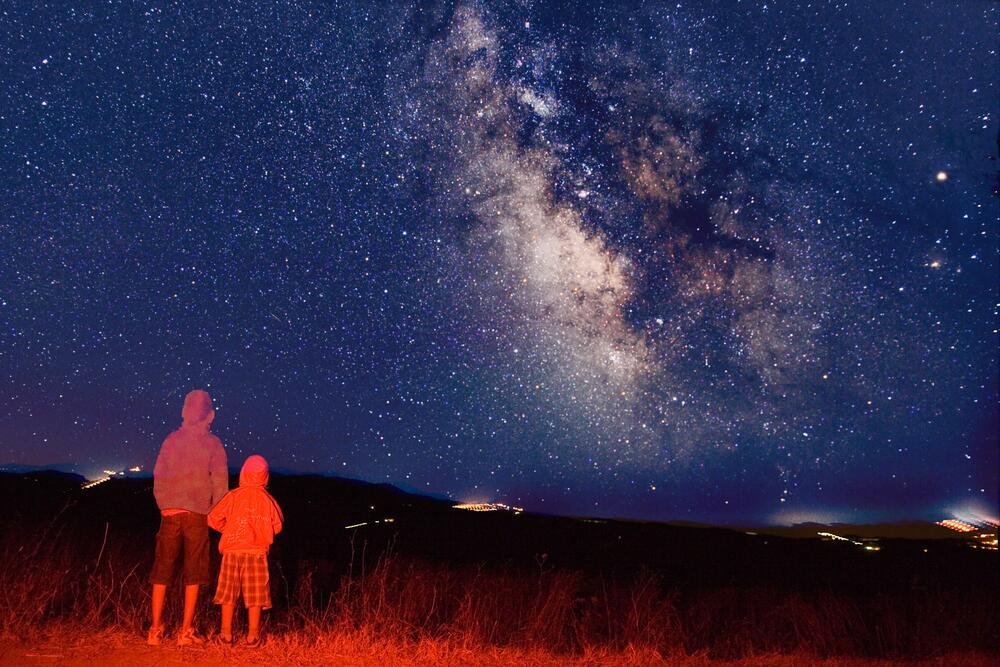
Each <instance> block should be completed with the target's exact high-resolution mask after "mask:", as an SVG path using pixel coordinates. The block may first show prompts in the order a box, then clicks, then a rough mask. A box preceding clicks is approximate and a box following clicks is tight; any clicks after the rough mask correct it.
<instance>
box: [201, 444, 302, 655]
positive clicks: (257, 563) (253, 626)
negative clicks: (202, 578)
mask: <svg viewBox="0 0 1000 667" xmlns="http://www.w3.org/2000/svg"><path fill="white" fill-rule="evenodd" d="M267 479H268V470H267V461H265V460H264V457H263V456H259V455H257V454H254V455H253V456H250V457H248V458H247V460H246V462H245V463H244V464H243V469H242V470H241V471H240V486H239V488H236V489H233V490H232V491H230V492H229V493H227V494H226V495H225V496H223V498H222V500H221V501H219V504H218V505H216V506H215V507H214V508H212V511H211V512H209V513H208V525H209V526H211V527H212V528H214V529H215V530H217V531H219V532H220V533H222V538H221V539H220V540H219V552H220V553H221V554H222V567H221V568H220V570H219V586H218V588H217V589H216V591H215V600H213V601H214V602H215V604H218V605H222V628H221V630H220V631H219V639H220V640H221V641H223V642H225V643H227V644H230V643H232V641H233V612H234V611H235V609H236V599H237V598H238V597H239V596H240V593H242V594H243V604H245V605H246V607H247V615H248V616H249V628H248V629H247V640H246V641H247V645H248V646H259V645H260V610H261V609H270V608H271V589H270V580H269V577H268V571H267V551H268V549H269V548H270V546H271V542H273V541H274V536H275V534H277V533H279V532H281V524H282V521H283V520H284V519H283V517H282V515H281V508H280V507H278V503H277V502H275V500H274V498H272V497H271V494H270V493H268V492H267V490H266V489H265V488H264V487H265V486H267Z"/></svg>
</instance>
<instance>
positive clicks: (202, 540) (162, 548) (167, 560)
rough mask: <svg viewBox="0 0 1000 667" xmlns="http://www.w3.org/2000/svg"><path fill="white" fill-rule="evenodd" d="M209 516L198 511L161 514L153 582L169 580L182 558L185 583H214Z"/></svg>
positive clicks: (152, 575)
mask: <svg viewBox="0 0 1000 667" xmlns="http://www.w3.org/2000/svg"><path fill="white" fill-rule="evenodd" d="M208 552H209V546H208V519H207V517H206V516H205V515H204V514H198V513H197V512H181V513H180V514H171V515H169V516H161V517H160V530H159V531H158V532H157V533H156V556H155V558H154V560H153V570H152V572H150V574H149V582H150V583H151V584H169V583H170V582H171V580H172V579H173V578H174V572H175V571H176V569H177V561H178V560H181V562H182V566H183V573H184V585H185V586H190V585H192V584H208V583H211V577H210V576H209V564H208Z"/></svg>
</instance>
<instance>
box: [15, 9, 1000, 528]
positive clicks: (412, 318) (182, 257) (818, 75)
mask: <svg viewBox="0 0 1000 667" xmlns="http://www.w3.org/2000/svg"><path fill="white" fill-rule="evenodd" d="M744 4H747V3H738V2H735V3H725V2H720V3H711V2H709V3H700V4H699V6H694V5H692V7H687V6H686V5H683V3H682V4H681V5H678V4H677V3H673V4H669V5H667V4H659V3H653V4H649V5H644V6H642V7H641V8H640V7H635V8H623V7H621V6H619V5H618V4H617V3H610V4H607V5H601V4H598V3H594V4H591V3H583V4H580V3H571V4H567V5H565V6H561V5H558V4H557V5H553V4H551V3H548V4H546V3H539V4H535V3H529V2H524V3H518V2H514V3H488V2H481V3H421V4H417V5H412V6H411V5H406V6H403V5H394V6H391V7H376V6H365V5H359V4H351V5H345V6H343V7H336V6H327V5H316V6H312V5H303V6H296V7H285V6H284V5H281V4H279V3H268V2H250V3H245V4H240V5H239V6H237V7H235V8H233V9H232V10H231V11H222V10H221V9H220V10H211V9H206V10H198V11H195V12H184V11H181V10H179V9H177V8H172V7H167V6H163V7H159V6H155V5H154V6H151V7H149V8H147V9H145V10H135V9H131V8H130V9H128V10H125V9H124V8H118V9H117V10H114V9H109V8H106V7H103V6H97V5H95V6H94V7H93V8H90V9H83V10H66V11H62V10H59V11H56V10H52V11H51V12H50V11H49V10H35V11H33V12H15V13H13V14H11V15H10V20H11V25H13V26H15V29H14V30H11V31H9V33H10V34H9V35H7V36H5V37H3V38H2V41H0V57H2V58H3V59H4V60H5V61H9V62H16V63H17V66H16V67H15V68H14V71H13V74H12V76H10V77H9V78H8V80H7V81H6V82H5V85H4V88H3V93H2V95H3V96H2V98H0V147H2V148H3V153H4V157H3V158H2V162H0V165H2V166H3V169H2V174H3V176H2V183H0V185H3V186H4V188H5V191H6V192H7V193H9V194H8V195H7V197H6V200H5V201H4V204H3V207H2V213H3V222H2V225H3V228H2V229H3V240H2V241H0V243H2V245H0V252H2V253H3V255H4V257H5V258H6V261H5V262H4V265H3V267H2V268H0V278H2V281H3V282H2V284H0V289H2V290H3V291H2V292H0V308H2V310H0V313H2V315H3V328H2V330H0V344H2V345H0V369H2V376H3V377H4V378H6V379H7V385H8V388H7V395H6V397H5V398H6V400H5V401H4V403H5V407H4V408H2V409H0V462H3V461H6V460H9V461H10V462H12V463H31V464H42V463H67V464H69V465H70V466H71V467H73V468H75V469H77V470H80V471H82V472H84V473H88V474H90V473H93V472H94V471H96V470H99V469H102V468H105V467H109V466H111V467H114V466H127V465H135V464H142V465H148V463H149V461H150V460H151V457H152V455H153V452H155V448H156V446H157V444H158V442H159V439H160V438H161V437H162V435H163V434H165V433H166V432H167V430H169V428H170V427H171V426H172V425H173V423H174V422H175V421H176V417H175V414H174V413H175V412H177V409H178V407H179V401H180V398H181V397H182V396H183V393H184V392H185V391H186V390H187V389H189V388H191V387H193V386H206V387H208V388H209V389H210V391H212V392H213V394H214V395H215V396H216V399H217V402H218V405H219V419H218V426H219V429H220V435H221V436H222V438H223V440H224V442H225V443H226V445H227V447H229V448H230V451H231V454H232V456H233V457H234V458H239V457H242V456H243V455H245V454H246V453H249V452H251V451H258V450H259V451H261V452H263V453H264V454H265V455H267V456H268V457H269V458H271V459H272V464H273V465H274V466H275V467H278V468H287V469H292V470H310V471H323V472H333V473H335V474H344V475H348V476H355V477H360V478H364V479H371V480H377V481H390V482H393V483H397V484H400V485H402V486H405V487H407V488H414V489H417V490H420V491H422V492H432V493H443V494H450V495H452V496H454V497H458V498H463V499H490V500H505V501H508V502H517V503H519V504H523V505H525V506H528V507H531V508H533V509H538V510H541V511H555V512H571V513H588V514H600V515H629V516H640V517H655V518H697V519H704V520H712V521H727V522H736V521H751V520H752V521H760V520H804V519H809V518H823V519H830V518H840V519H846V518H877V517H886V516H917V515H920V516H937V515H939V514H941V513H943V512H947V511H954V508H958V507H965V508H969V507H976V508H979V509H980V510H982V509H983V508H989V507H991V506H993V505H995V504H996V497H997V442H996V437H997V426H996V421H997V412H996V408H995V405H996V399H997V356H996V351H995V350H996V313H995V304H996V302H997V293H996V285H997V281H996V275H997V274H996V271H997V264H996V227H995V223H996V220H997V217H998V214H1000V206H998V201H1000V199H998V198H997V197H996V196H994V195H993V194H992V193H991V188H992V187H994V185H995V184H996V182H997V176H996V164H995V159H996V142H995V136H996V134H997V119H996V116H997V111H996V104H995V100H996V95H997V76H996V71H997V64H998V62H997V60H998V58H997V53H996V49H995V44H994V42H995V39H994V38H993V37H992V36H991V35H995V30H996V26H997V20H998V12H997V9H996V7H995V6H992V5H989V4H988V3H983V4H981V5H977V4H976V3H974V2H972V3H968V4H967V5H963V7H962V8H961V10H958V11H957V14H958V15H956V14H955V11H954V10H953V8H950V6H949V5H948V4H947V3H937V2H908V3H900V4H899V5H898V6H896V7H894V8H892V9H887V10H886V11H885V12H884V14H883V15H881V16H876V17H870V16H868V15H867V14H866V11H867V10H866V9H865V7H864V6H861V4H860V3H859V4H858V6H854V4H853V3H846V4H843V3H841V4H829V5H827V4H821V5H817V6H816V7H812V6H809V7H800V6H799V4H798V3H791V2H787V3H786V2H776V3H769V4H768V5H767V6H764V5H760V4H753V5H752V6H751V5H748V6H746V7H744V6H743V5H744ZM991 31H992V32H991ZM990 65H992V66H990ZM983 511H985V510H983Z"/></svg>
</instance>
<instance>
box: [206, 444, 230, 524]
mask: <svg viewBox="0 0 1000 667" xmlns="http://www.w3.org/2000/svg"><path fill="white" fill-rule="evenodd" d="M208 474H209V475H210V476H211V478H212V506H213V507H214V506H215V505H217V504H218V503H219V501H220V500H222V497H223V496H224V495H226V492H227V491H229V468H228V466H227V464H226V450H225V449H224V448H223V447H222V441H221V440H219V439H218V438H216V439H215V448H214V449H213V450H212V456H211V458H210V459H209V462H208Z"/></svg>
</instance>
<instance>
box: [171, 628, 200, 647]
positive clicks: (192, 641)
mask: <svg viewBox="0 0 1000 667" xmlns="http://www.w3.org/2000/svg"><path fill="white" fill-rule="evenodd" d="M204 643H205V640H204V639H202V638H201V637H199V636H198V635H197V633H195V631H194V628H188V629H187V630H184V631H183V632H181V634H180V635H178V636H177V645H178V646H201V645H202V644H204Z"/></svg>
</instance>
